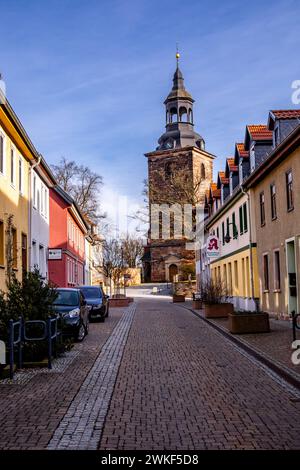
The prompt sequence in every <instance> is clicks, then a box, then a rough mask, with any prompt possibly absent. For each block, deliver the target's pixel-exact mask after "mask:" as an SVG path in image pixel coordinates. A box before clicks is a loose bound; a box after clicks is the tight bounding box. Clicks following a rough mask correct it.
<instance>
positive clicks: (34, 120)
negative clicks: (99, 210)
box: [0, 0, 300, 209]
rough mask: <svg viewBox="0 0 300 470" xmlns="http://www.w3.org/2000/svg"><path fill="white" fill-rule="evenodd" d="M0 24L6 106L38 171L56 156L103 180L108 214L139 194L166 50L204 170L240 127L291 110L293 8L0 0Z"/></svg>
mask: <svg viewBox="0 0 300 470" xmlns="http://www.w3.org/2000/svg"><path fill="white" fill-rule="evenodd" d="M0 18H1V48H0V70H1V72H2V73H3V75H4V79H5V82H6V87H7V96H8V99H9V100H10V102H11V104H12V105H13V107H14V109H15V111H16V112H17V114H18V116H19V117H20V118H21V120H22V123H23V124H24V126H25V128H26V130H27V132H28V133H29V135H30V137H31V138H32V140H33V142H34V144H35V146H36V147H37V148H38V150H39V151H40V152H41V153H42V154H43V155H44V156H45V158H46V159H47V161H48V162H49V163H55V162H57V161H58V160H59V159H60V157H61V156H65V157H67V158H70V159H74V160H76V161H78V162H81V163H86V164H88V165H89V166H90V167H91V168H93V169H94V170H96V171H98V172H99V173H101V174H102V175H103V177H104V182H105V190H104V193H103V200H104V205H105V208H108V209H109V207H110V205H113V199H114V197H115V196H116V195H127V196H128V197H129V201H130V203H133V202H134V201H137V200H138V199H139V197H140V193H141V189H142V180H143V178H144V177H145V176H146V174H147V167H146V158H145V157H144V156H143V154H144V153H145V152H147V151H151V150H153V149H155V147H156V144H157V139H158V137H159V136H160V135H161V134H162V133H163V130H164V106H163V100H164V98H165V97H166V95H167V94H168V92H169V90H170V88H171V80H172V75H173V73H174V69H175V58H174V56H175V48H176V42H178V43H179V48H180V51H181V69H182V71H183V73H184V77H185V85H186V87H187V89H188V90H189V91H190V92H191V93H192V95H193V97H194V99H195V100H196V102H195V112H194V120H195V123H196V129H197V130H198V131H199V132H200V133H201V134H202V135H203V137H204V138H205V140H206V148H207V150H208V151H210V152H211V153H213V154H215V155H217V156H218V159H217V161H216V162H215V171H217V170H219V169H222V168H223V166H224V160H225V158H226V157H227V156H230V155H231V154H232V151H233V147H234V142H235V141H237V140H241V139H243V137H244V129H245V124H246V123H252V124H253V123H265V122H266V118H267V112H268V110H269V109H276V108H292V107H295V105H293V104H292V102H291V92H292V91H291V83H292V81H293V80H296V79H300V70H299V50H300V47H299V46H300V35H299V20H300V3H299V2H298V1H294V0H283V1H276V0H275V1H272V2H270V1H269V0H268V1H252V2H241V1H230V0H227V1H226V2H225V1H215V0H210V1H197V0H187V1H185V2H183V1H182V0H180V1H179V0H173V1H170V0H159V1H157V0H148V1H146V0H133V1H131V0H128V1H121V0H109V1H106V0H98V1H96V0H86V1H81V0H60V1H57V0H47V1H46V0H44V1H41V0H40V1H37V0H36V1H31V0H10V1H8V0H6V1H3V0H0Z"/></svg>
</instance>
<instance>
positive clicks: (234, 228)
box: [232, 212, 238, 238]
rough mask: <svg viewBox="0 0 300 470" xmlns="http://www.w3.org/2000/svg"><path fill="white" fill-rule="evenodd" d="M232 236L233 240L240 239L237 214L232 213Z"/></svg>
mask: <svg viewBox="0 0 300 470" xmlns="http://www.w3.org/2000/svg"><path fill="white" fill-rule="evenodd" d="M232 236H233V238H237V237H238V231H237V228H236V224H235V212H233V213H232Z"/></svg>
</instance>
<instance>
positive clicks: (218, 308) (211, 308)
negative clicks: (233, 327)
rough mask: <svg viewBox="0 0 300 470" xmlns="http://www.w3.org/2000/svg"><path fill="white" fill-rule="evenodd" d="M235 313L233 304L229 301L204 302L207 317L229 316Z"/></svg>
mask: <svg viewBox="0 0 300 470" xmlns="http://www.w3.org/2000/svg"><path fill="white" fill-rule="evenodd" d="M231 313H233V304H230V303H228V302H225V303H221V304H204V315H205V318H227V317H228V315H229V314H231Z"/></svg>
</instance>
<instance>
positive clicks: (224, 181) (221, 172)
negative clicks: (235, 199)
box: [219, 171, 229, 184]
mask: <svg viewBox="0 0 300 470" xmlns="http://www.w3.org/2000/svg"><path fill="white" fill-rule="evenodd" d="M219 178H220V182H221V184H228V183H229V179H228V178H225V172H224V171H219Z"/></svg>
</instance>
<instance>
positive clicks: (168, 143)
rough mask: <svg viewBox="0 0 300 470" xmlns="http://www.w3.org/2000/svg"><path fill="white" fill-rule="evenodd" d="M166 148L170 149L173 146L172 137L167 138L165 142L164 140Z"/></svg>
mask: <svg viewBox="0 0 300 470" xmlns="http://www.w3.org/2000/svg"><path fill="white" fill-rule="evenodd" d="M166 148H167V149H172V148H174V140H173V139H169V140H167V142H166Z"/></svg>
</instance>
